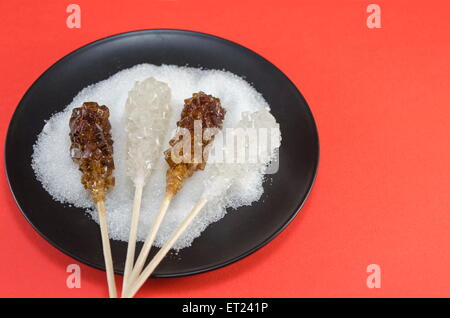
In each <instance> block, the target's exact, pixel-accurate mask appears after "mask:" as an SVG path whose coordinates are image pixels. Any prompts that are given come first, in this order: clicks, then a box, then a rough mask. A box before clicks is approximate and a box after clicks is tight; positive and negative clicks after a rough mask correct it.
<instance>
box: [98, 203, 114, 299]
mask: <svg viewBox="0 0 450 318" xmlns="http://www.w3.org/2000/svg"><path fill="white" fill-rule="evenodd" d="M97 210H98V218H99V221H100V232H101V234H102V246H103V257H104V259H105V267H106V278H107V280H108V289H109V297H110V298H116V297H117V291H116V282H115V280H114V267H113V262H112V257H111V246H110V245H109V235H108V222H107V220H106V211H105V202H103V201H98V202H97Z"/></svg>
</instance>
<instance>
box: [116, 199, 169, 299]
mask: <svg viewBox="0 0 450 318" xmlns="http://www.w3.org/2000/svg"><path fill="white" fill-rule="evenodd" d="M172 197H173V193H170V192H166V194H165V196H164V199H163V201H162V203H161V206H160V208H159V211H158V214H157V216H156V219H155V222H154V223H153V226H152V228H151V229H150V232H149V233H148V235H147V238H146V239H145V242H144V246H143V247H142V250H141V253H140V254H139V257H138V259H137V260H136V264H135V265H134V268H133V270H132V272H131V275H130V278H129V280H128V282H129V283H133V281H134V280H135V279H137V278H138V277H139V274H140V273H141V270H142V268H144V265H145V261H146V260H147V256H148V253H149V252H150V249H151V248H152V244H153V241H154V240H155V236H156V233H157V232H158V229H159V227H160V225H161V222H162V220H163V219H164V216H165V215H166V211H167V209H168V208H169V205H170V202H171V201H172ZM126 292H127V288H125V289H124V291H123V292H122V295H124V294H125V293H126Z"/></svg>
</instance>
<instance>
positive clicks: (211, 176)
mask: <svg viewBox="0 0 450 318" xmlns="http://www.w3.org/2000/svg"><path fill="white" fill-rule="evenodd" d="M234 128H235V129H233V131H232V132H231V133H232V134H234V135H236V134H238V133H239V129H236V128H242V129H247V128H255V129H259V128H265V129H267V132H268V134H270V135H268V139H270V143H269V144H268V147H265V149H264V147H258V151H257V155H258V157H259V158H258V159H259V164H258V163H252V162H242V163H210V164H209V167H208V171H207V175H208V177H207V179H206V181H205V191H204V192H203V194H202V196H201V198H200V200H198V201H197V204H196V205H195V207H194V208H193V209H192V210H191V212H190V213H189V215H188V216H187V217H186V218H185V219H184V220H183V222H182V223H181V225H180V226H179V227H178V228H177V229H176V230H175V231H174V232H173V233H172V235H171V236H170V238H169V239H168V240H167V242H166V243H165V244H164V246H163V247H162V248H161V249H160V250H159V251H158V253H157V254H156V255H155V257H154V258H153V259H152V260H151V261H150V263H149V264H148V265H147V267H145V269H144V270H143V271H142V273H141V275H140V276H139V277H138V279H137V280H136V282H135V283H131V284H132V285H130V289H129V291H126V293H125V297H133V296H134V295H135V294H136V293H137V291H138V290H139V288H141V286H142V285H143V284H144V283H145V281H146V280H147V279H148V278H149V277H150V275H151V274H152V273H153V271H154V270H155V268H156V267H157V266H158V265H159V263H160V262H161V261H162V260H163V258H164V257H165V256H166V255H167V253H168V252H169V251H170V249H171V248H172V247H173V245H174V244H175V242H176V241H177V240H178V238H179V237H180V236H181V235H182V234H183V233H184V231H185V230H186V228H187V227H188V226H189V224H190V223H191V222H192V221H193V220H194V218H195V217H196V216H197V214H198V213H199V212H200V211H201V210H202V208H203V207H204V206H205V204H206V203H207V202H208V201H211V200H213V199H215V198H219V197H222V196H223V195H224V194H225V192H226V191H227V190H228V188H229V187H230V186H231V185H232V184H233V182H234V180H236V179H238V178H239V177H240V176H242V175H243V173H245V171H247V170H249V169H254V168H255V167H256V166H259V165H260V164H261V163H264V164H266V165H267V164H268V163H269V162H270V161H271V160H272V159H273V158H274V154H275V151H276V150H277V149H278V148H279V147H280V140H281V133H280V129H279V124H278V123H277V122H276V120H275V118H274V117H273V116H272V114H271V113H270V112H269V111H267V110H266V109H261V110H258V111H256V112H254V113H251V114H249V113H244V114H243V119H242V120H241V121H240V122H239V123H238V125H236V127H234ZM269 136H270V138H269ZM216 138H218V137H216ZM250 146H251V145H250V144H249V142H248V140H246V142H245V144H244V147H245V148H246V149H248V148H249V147H250ZM226 151H227V150H225V152H226ZM231 151H232V152H234V155H236V153H235V152H236V149H231ZM241 151H242V149H241ZM234 157H236V156H234Z"/></svg>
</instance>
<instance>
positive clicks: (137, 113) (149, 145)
mask: <svg viewBox="0 0 450 318" xmlns="http://www.w3.org/2000/svg"><path fill="white" fill-rule="evenodd" d="M125 109H126V117H127V118H126V121H127V124H126V132H127V136H128V139H127V142H128V144H127V149H128V151H127V173H128V175H129V176H130V178H131V179H132V180H133V182H134V183H138V182H141V184H142V183H145V180H146V179H147V177H148V175H149V174H150V171H151V169H153V168H154V167H155V166H156V162H157V161H158V159H159V158H160V153H161V151H162V149H161V148H162V146H163V143H164V140H165V136H166V133H167V130H168V127H169V119H170V113H171V112H170V88H169V86H167V84H166V83H163V82H159V81H157V80H156V79H154V78H153V77H150V78H148V79H146V80H144V81H142V82H139V81H137V82H136V83H135V84H134V87H133V89H132V90H131V91H130V92H129V93H128V99H127V102H126V105H125Z"/></svg>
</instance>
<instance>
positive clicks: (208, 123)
mask: <svg viewBox="0 0 450 318" xmlns="http://www.w3.org/2000/svg"><path fill="white" fill-rule="evenodd" d="M225 113H226V111H225V109H224V108H223V107H222V106H221V104H220V99H219V98H215V97H213V96H211V95H206V94H205V93H203V92H199V93H194V94H193V95H192V97H191V98H188V99H185V100H184V107H183V110H182V112H181V119H180V120H179V121H178V122H177V126H178V128H184V129H188V130H189V133H190V136H191V140H190V143H191V147H190V149H191V154H190V160H189V161H187V162H186V160H183V161H182V162H179V163H177V162H176V161H175V160H173V158H172V148H169V149H167V150H166V151H165V152H164V155H165V159H166V161H167V163H168V165H169V169H168V170H167V175H166V181H167V191H168V192H170V193H172V194H175V193H177V192H178V191H179V190H180V189H181V186H182V183H183V181H184V180H185V179H187V178H189V177H190V176H192V175H193V174H194V172H195V171H197V170H203V169H204V168H205V165H206V161H207V158H205V156H204V151H203V150H204V149H205V147H207V146H208V145H209V144H211V143H212V141H213V139H214V138H213V137H214V136H212V137H211V138H209V139H207V140H205V138H200V140H198V141H195V140H194V123H195V121H196V120H198V121H201V127H202V130H204V129H206V128H213V129H217V130H218V129H221V128H222V122H223V119H224V117H225ZM181 138H182V137H181V136H178V137H174V138H172V139H171V140H170V141H169V145H170V146H171V147H174V146H175V145H176V144H177V143H178V142H181ZM195 142H197V143H199V145H195ZM196 146H197V149H198V148H199V147H200V149H201V156H202V157H201V158H200V159H201V160H197V161H199V162H196V160H194V156H195V155H194V149H195V148H196ZM183 155H184V154H183V153H182V151H181V154H180V156H183Z"/></svg>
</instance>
